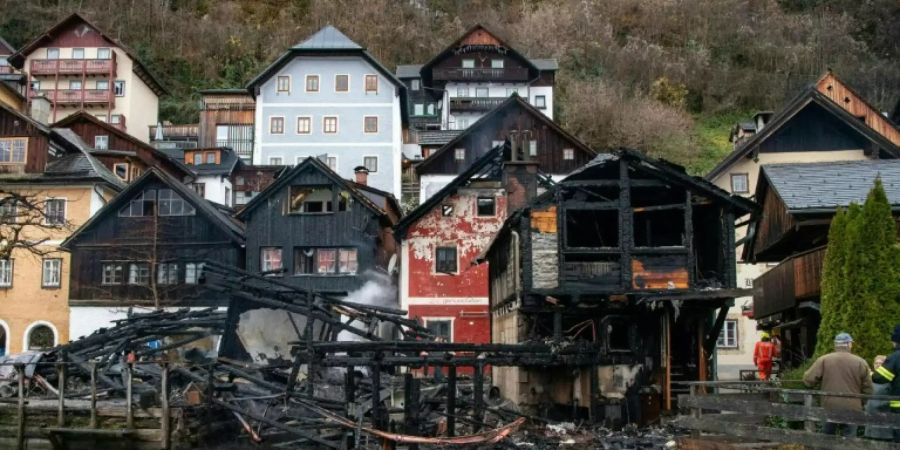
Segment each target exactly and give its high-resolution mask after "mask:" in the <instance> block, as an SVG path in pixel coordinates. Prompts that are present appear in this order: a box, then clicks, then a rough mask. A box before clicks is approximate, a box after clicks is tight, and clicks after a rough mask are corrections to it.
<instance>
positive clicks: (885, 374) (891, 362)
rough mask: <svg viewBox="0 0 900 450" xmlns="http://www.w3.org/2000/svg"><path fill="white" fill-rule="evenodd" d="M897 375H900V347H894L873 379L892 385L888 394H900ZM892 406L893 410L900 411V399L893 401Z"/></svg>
mask: <svg viewBox="0 0 900 450" xmlns="http://www.w3.org/2000/svg"><path fill="white" fill-rule="evenodd" d="M897 375H900V347H898V348H896V349H894V353H891V355H890V356H888V357H887V359H886V360H885V361H884V364H882V365H881V367H879V368H877V369H875V372H874V373H873V374H872V381H873V382H875V383H878V384H888V385H890V389H889V390H888V392H887V395H891V396H900V377H898V376H897ZM890 406H891V411H894V412H900V401H897V400H894V401H891V403H890Z"/></svg>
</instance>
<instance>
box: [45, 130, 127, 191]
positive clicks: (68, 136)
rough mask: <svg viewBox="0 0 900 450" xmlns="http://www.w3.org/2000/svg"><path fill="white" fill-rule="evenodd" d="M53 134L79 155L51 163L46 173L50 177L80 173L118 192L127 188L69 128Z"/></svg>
mask: <svg viewBox="0 0 900 450" xmlns="http://www.w3.org/2000/svg"><path fill="white" fill-rule="evenodd" d="M53 132H54V133H56V134H57V135H58V136H59V137H60V138H61V139H64V140H65V141H67V142H68V143H69V144H71V145H72V146H73V147H75V148H77V149H78V153H72V154H69V155H66V156H63V157H62V158H60V159H58V160H56V161H51V162H50V163H49V164H47V168H46V169H45V170H44V173H46V174H48V175H51V174H53V175H57V174H59V175H61V174H73V173H79V174H83V176H88V177H96V178H100V179H102V180H103V181H105V182H107V183H109V184H110V185H111V186H113V187H115V188H116V190H122V189H124V188H125V185H126V183H125V181H123V180H122V179H121V178H119V177H117V176H116V175H115V174H114V173H112V172H111V171H110V170H109V169H107V168H106V166H104V165H103V163H101V162H100V161H98V160H97V158H95V157H94V156H92V155H91V147H90V146H89V145H87V143H85V142H84V141H83V140H82V139H81V136H78V135H77V134H75V132H74V131H72V130H70V129H68V128H56V129H54V130H53Z"/></svg>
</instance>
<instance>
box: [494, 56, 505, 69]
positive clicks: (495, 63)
mask: <svg viewBox="0 0 900 450" xmlns="http://www.w3.org/2000/svg"><path fill="white" fill-rule="evenodd" d="M498 62H499V63H500V64H497V63H498ZM505 63H506V62H505V61H504V60H503V58H491V69H503V68H504V67H503V66H504V65H505Z"/></svg>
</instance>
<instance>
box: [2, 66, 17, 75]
mask: <svg viewBox="0 0 900 450" xmlns="http://www.w3.org/2000/svg"><path fill="white" fill-rule="evenodd" d="M14 70H15V69H13V67H12V66H0V75H9V74H11V73H15V71H14Z"/></svg>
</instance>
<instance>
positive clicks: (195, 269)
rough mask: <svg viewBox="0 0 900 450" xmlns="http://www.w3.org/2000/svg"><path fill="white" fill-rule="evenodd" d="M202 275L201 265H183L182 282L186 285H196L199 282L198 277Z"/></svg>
mask: <svg viewBox="0 0 900 450" xmlns="http://www.w3.org/2000/svg"><path fill="white" fill-rule="evenodd" d="M202 273H203V263H187V264H185V265H184V282H185V283H187V284H197V283H198V282H200V275H201V274H202Z"/></svg>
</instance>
